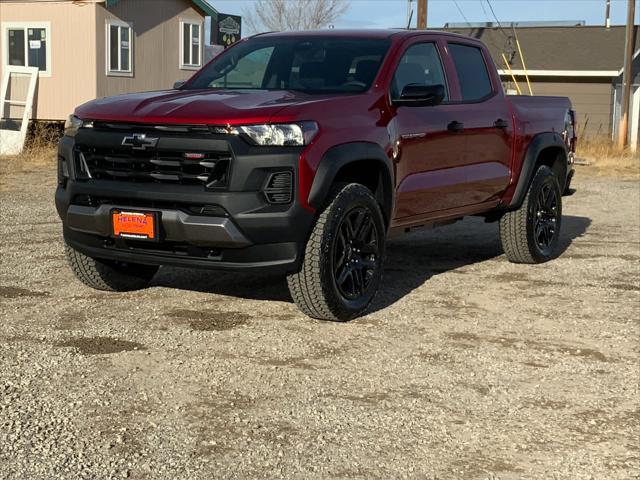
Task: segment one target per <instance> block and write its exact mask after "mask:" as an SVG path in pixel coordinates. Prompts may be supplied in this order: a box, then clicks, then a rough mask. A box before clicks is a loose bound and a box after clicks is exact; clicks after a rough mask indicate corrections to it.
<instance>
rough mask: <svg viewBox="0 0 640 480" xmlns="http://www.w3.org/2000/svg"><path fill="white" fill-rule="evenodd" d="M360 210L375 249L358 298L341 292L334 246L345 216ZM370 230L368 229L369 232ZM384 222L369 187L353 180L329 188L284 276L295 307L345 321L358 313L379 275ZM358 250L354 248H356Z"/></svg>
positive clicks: (322, 317) (312, 314)
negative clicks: (294, 266) (292, 269)
mask: <svg viewBox="0 0 640 480" xmlns="http://www.w3.org/2000/svg"><path fill="white" fill-rule="evenodd" d="M362 211H364V212H365V213H368V214H369V215H370V217H368V218H367V222H368V223H369V224H370V228H371V229H373V228H375V235H377V238H376V245H377V253H376V254H375V255H373V256H369V257H367V260H366V261H368V262H371V258H374V257H375V264H376V267H375V270H374V271H373V273H372V274H371V276H370V277H369V276H367V278H369V283H368V284H367V286H366V288H363V289H362V290H361V291H362V292H363V293H362V295H361V296H360V298H357V299H355V300H354V299H349V298H347V297H346V296H345V295H343V294H342V293H341V290H340V288H339V287H338V285H337V280H336V276H337V275H338V274H337V273H336V272H335V271H334V267H335V266H336V265H337V264H336V259H335V258H334V257H335V251H336V250H335V249H336V248H338V247H337V242H340V241H341V240H339V238H342V237H340V235H341V232H340V231H339V229H340V228H343V227H342V224H343V222H344V221H346V220H345V219H347V217H348V216H349V215H351V214H353V212H356V214H357V213H359V212H362ZM373 234H374V233H373V232H372V235H373ZM385 234H386V230H385V226H384V219H383V216H382V212H381V210H380V206H379V205H378V203H377V202H376V200H375V198H374V197H373V195H372V193H371V191H370V190H369V189H368V188H366V187H365V186H363V185H360V184H357V183H350V184H340V185H336V186H334V188H332V190H331V193H330V194H329V198H328V201H327V203H326V205H325V207H324V208H323V209H322V210H321V212H320V214H319V216H318V218H317V220H316V223H315V225H314V227H313V230H312V232H311V235H310V237H309V240H308V241H307V244H306V247H305V251H304V258H303V260H302V266H301V268H300V271H298V272H296V273H293V274H290V275H289V276H288V277H287V284H288V286H289V292H290V293H291V297H292V298H293V301H294V302H295V303H296V305H297V306H298V308H299V309H300V310H301V311H302V312H303V313H304V314H306V315H308V316H309V317H312V318H316V319H319V320H331V321H342V322H344V321H348V320H351V319H353V318H355V317H357V316H359V315H361V314H362V313H363V312H364V311H365V310H366V309H367V308H368V307H369V305H370V304H371V302H372V300H373V299H374V297H375V295H376V293H377V291H378V286H379V284H380V280H381V277H382V267H383V260H384V248H385ZM359 251H360V250H358V252H359Z"/></svg>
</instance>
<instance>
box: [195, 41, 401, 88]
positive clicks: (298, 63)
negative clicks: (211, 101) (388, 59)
mask: <svg viewBox="0 0 640 480" xmlns="http://www.w3.org/2000/svg"><path fill="white" fill-rule="evenodd" d="M389 44H390V42H389V41H388V40H380V39H353V38H326V37H318V38H312V37H304V38H300V37H298V38H293V37H291V38H288V37H281V38H272V39H269V38H260V37H258V38H255V39H251V40H248V41H246V42H242V43H239V44H238V45H236V46H235V47H233V48H230V49H229V50H227V51H226V52H224V53H222V54H221V55H220V56H218V57H217V58H216V59H214V60H213V61H212V62H211V63H209V64H208V65H207V66H205V67H204V68H203V69H202V70H201V71H200V72H199V73H198V74H197V75H196V76H195V77H194V78H193V79H192V80H191V81H190V82H189V83H187V84H186V85H185V87H184V88H185V89H203V88H220V89H233V90H298V91H302V92H307V93H328V92H331V93H359V92H364V91H366V90H368V89H369V87H370V86H371V83H372V82H373V80H374V78H375V76H376V74H377V73H378V69H379V68H380V64H381V63H382V60H383V58H384V56H385V54H386V53H387V50H388V49H389Z"/></svg>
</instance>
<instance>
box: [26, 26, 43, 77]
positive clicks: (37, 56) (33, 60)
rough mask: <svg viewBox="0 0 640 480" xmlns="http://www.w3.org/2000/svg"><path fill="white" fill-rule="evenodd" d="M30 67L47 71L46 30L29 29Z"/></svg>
mask: <svg viewBox="0 0 640 480" xmlns="http://www.w3.org/2000/svg"><path fill="white" fill-rule="evenodd" d="M28 40H29V49H28V51H29V66H30V67H38V69H39V70H42V71H44V70H46V69H47V32H46V30H45V29H44V28H29V29H28Z"/></svg>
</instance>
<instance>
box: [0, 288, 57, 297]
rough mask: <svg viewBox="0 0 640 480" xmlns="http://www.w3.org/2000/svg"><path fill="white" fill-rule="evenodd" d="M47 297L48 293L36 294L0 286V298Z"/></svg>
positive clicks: (22, 289) (30, 291)
mask: <svg viewBox="0 0 640 480" xmlns="http://www.w3.org/2000/svg"><path fill="white" fill-rule="evenodd" d="M49 295H50V293H49V292H38V291H36V290H28V289H26V288H20V287H12V286H8V285H0V298H19V297H48V296H49Z"/></svg>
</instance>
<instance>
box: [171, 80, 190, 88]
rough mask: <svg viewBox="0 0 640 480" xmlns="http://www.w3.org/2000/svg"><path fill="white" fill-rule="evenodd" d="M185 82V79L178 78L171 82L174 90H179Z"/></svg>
mask: <svg viewBox="0 0 640 480" xmlns="http://www.w3.org/2000/svg"><path fill="white" fill-rule="evenodd" d="M185 83H187V82H186V81H185V80H178V81H177V82H176V83H174V84H173V89H174V90H180V88H181V87H182V86H183V85H184V84H185Z"/></svg>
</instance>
